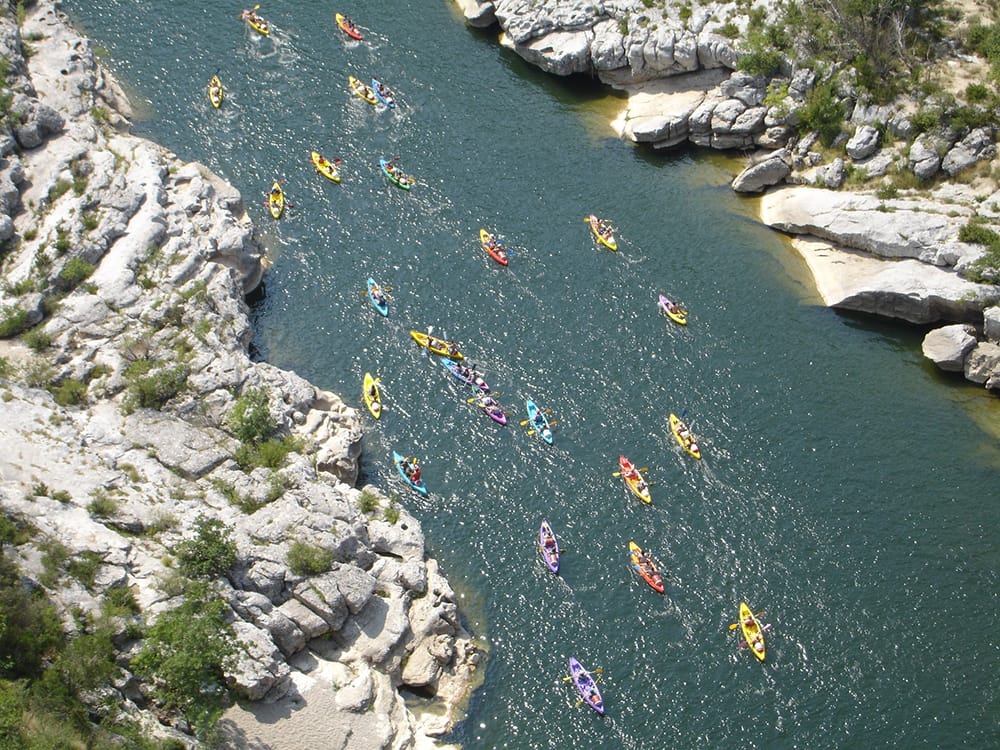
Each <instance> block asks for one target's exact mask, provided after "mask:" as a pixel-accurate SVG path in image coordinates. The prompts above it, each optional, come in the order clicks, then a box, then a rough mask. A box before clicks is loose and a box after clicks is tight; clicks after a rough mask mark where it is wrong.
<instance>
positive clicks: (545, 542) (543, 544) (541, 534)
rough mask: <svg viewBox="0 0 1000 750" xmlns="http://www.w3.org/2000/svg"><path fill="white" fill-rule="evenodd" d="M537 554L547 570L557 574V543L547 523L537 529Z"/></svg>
mask: <svg viewBox="0 0 1000 750" xmlns="http://www.w3.org/2000/svg"><path fill="white" fill-rule="evenodd" d="M538 554H539V556H540V557H541V558H542V562H544V563H545V565H546V566H547V567H548V569H549V570H551V571H552V572H553V573H558V572H559V542H558V540H556V535H555V533H554V532H553V531H552V527H551V526H549V522H548V521H542V525H541V526H540V527H539V529H538Z"/></svg>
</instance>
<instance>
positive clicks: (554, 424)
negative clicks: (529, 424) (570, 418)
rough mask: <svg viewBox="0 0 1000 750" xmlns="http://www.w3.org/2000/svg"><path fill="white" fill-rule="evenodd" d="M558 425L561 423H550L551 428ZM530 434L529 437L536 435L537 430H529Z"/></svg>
mask: <svg viewBox="0 0 1000 750" xmlns="http://www.w3.org/2000/svg"><path fill="white" fill-rule="evenodd" d="M557 424H559V423H558V422H549V427H555V426H556V425H557ZM528 434H529V435H534V434H535V430H528Z"/></svg>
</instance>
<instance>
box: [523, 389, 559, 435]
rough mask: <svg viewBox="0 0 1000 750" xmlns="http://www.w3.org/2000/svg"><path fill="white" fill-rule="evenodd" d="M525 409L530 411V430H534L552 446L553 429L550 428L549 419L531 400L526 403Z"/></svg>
mask: <svg viewBox="0 0 1000 750" xmlns="http://www.w3.org/2000/svg"><path fill="white" fill-rule="evenodd" d="M525 407H526V408H527V409H528V428H529V429H531V430H534V431H535V432H536V433H537V434H538V436H539V437H540V438H541V439H542V440H544V441H545V442H546V443H548V444H549V445H552V429H551V428H550V427H549V420H548V417H546V416H545V414H544V412H542V410H541V409H539V408H538V406H537V405H536V404H535V402H534V401H532V400H531V399H530V398H529V399H528V400H527V401H526V402H525Z"/></svg>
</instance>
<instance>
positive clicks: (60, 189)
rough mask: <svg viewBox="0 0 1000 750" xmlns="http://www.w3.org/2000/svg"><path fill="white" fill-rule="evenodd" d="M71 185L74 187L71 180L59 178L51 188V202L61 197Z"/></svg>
mask: <svg viewBox="0 0 1000 750" xmlns="http://www.w3.org/2000/svg"><path fill="white" fill-rule="evenodd" d="M71 187H73V183H72V182H70V181H69V180H65V179H63V180H59V181H58V182H57V183H56V184H55V185H53V186H52V187H50V188H49V203H54V202H55V201H56V200H58V199H59V198H61V197H62V196H63V195H65V194H66V191H67V190H69V189H70V188H71Z"/></svg>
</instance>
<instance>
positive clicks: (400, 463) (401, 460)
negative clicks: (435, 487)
mask: <svg viewBox="0 0 1000 750" xmlns="http://www.w3.org/2000/svg"><path fill="white" fill-rule="evenodd" d="M392 462H393V463H394V464H396V469H397V470H399V475H400V476H401V477H403V480H404V481H405V482H406V483H407V484H408V485H410V487H412V488H413V489H414V490H416V491H417V492H419V493H420V494H421V495H423V496H424V497H427V485H426V484H424V480H423V479H419V478H418V479H417V480H416V481H413V480H412V479H410V475H409V474H407V473H406V466H407V461H406V457H405V456H402V455H400V454H399V453H397V452H396V451H393V452H392ZM418 468H419V467H418Z"/></svg>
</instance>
